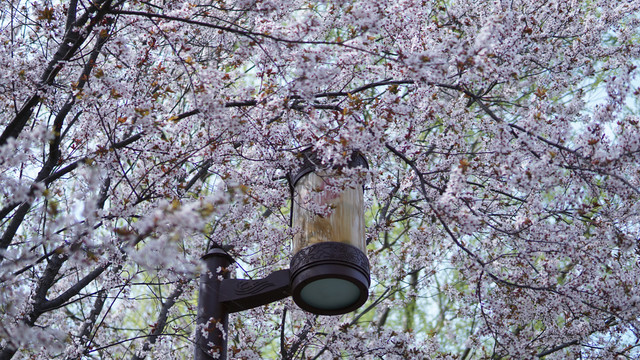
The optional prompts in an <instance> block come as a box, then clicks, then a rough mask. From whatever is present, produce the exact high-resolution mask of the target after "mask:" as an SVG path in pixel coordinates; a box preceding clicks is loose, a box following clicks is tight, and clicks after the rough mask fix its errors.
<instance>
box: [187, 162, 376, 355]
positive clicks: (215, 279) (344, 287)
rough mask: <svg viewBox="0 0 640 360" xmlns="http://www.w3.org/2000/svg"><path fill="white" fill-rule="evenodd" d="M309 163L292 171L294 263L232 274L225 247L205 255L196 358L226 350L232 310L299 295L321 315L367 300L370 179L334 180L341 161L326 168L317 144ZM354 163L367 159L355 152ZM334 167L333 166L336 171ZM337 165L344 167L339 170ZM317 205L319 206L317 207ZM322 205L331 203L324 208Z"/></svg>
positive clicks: (340, 311) (351, 165)
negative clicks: (254, 274) (339, 184)
mask: <svg viewBox="0 0 640 360" xmlns="http://www.w3.org/2000/svg"><path fill="white" fill-rule="evenodd" d="M301 155H302V156H303V165H302V167H301V168H300V169H299V171H298V172H297V173H296V174H294V175H293V176H290V177H289V183H290V186H291V195H292V206H291V207H292V209H291V223H292V225H293V226H295V227H298V228H299V229H300V231H298V233H297V234H296V235H295V237H294V239H293V247H292V248H293V253H294V255H293V257H292V259H291V264H290V269H285V270H278V271H275V272H273V273H271V274H270V275H268V276H267V277H265V278H263V279H258V280H242V279H229V272H228V270H227V268H228V266H229V265H230V264H231V263H232V262H233V258H231V256H229V254H227V252H226V251H224V250H223V249H221V248H213V249H211V250H210V251H209V252H208V253H207V254H206V255H204V256H203V257H202V260H203V261H204V263H205V265H206V271H205V272H203V273H202V275H201V276H200V292H199V296H198V318H197V321H196V323H197V327H196V345H195V359H196V360H209V359H220V360H226V358H227V327H228V317H229V313H233V312H238V311H243V310H248V309H251V308H254V307H257V306H261V305H265V304H269V303H271V302H274V301H277V300H281V299H284V298H286V297H288V296H292V297H293V300H294V301H295V303H296V304H297V305H298V306H299V307H300V308H302V309H303V310H306V311H308V312H311V313H314V314H318V315H339V314H345V313H348V312H350V311H353V310H355V309H357V308H358V307H360V306H361V305H362V304H364V303H365V302H366V301H367V297H368V290H369V283H370V278H369V260H368V259H367V256H366V255H365V251H366V250H365V246H366V244H365V239H364V200H363V190H364V189H363V184H362V183H361V182H354V183H353V184H351V186H349V187H347V188H346V189H342V190H336V189H333V188H332V185H331V180H332V178H331V177H332V176H339V174H340V173H341V170H342V169H341V168H340V167H337V168H334V169H327V168H322V167H321V166H320V162H319V161H318V159H317V158H316V157H315V154H314V153H313V152H311V151H304V152H302V153H301ZM347 167H349V168H354V167H367V162H366V160H365V158H364V157H363V156H362V155H361V154H360V153H357V152H355V153H353V155H352V156H351V158H350V159H349V161H348V163H347ZM331 170H333V171H331ZM335 173H337V174H338V175H332V174H335ZM314 209H315V210H314ZM318 209H324V210H325V211H322V212H321V213H320V214H319V211H318Z"/></svg>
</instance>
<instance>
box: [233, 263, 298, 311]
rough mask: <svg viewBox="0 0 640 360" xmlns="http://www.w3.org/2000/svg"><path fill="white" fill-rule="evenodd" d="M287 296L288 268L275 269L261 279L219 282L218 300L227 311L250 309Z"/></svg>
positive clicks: (288, 293)
mask: <svg viewBox="0 0 640 360" xmlns="http://www.w3.org/2000/svg"><path fill="white" fill-rule="evenodd" d="M289 296H291V287H290V275H289V269H285V270H278V271H275V272H273V273H271V274H269V275H268V276H267V277H265V278H263V279H257V280H244V279H223V280H222V282H221V283H220V302H221V303H222V306H224V308H225V310H226V311H227V312H229V313H234V312H239V311H243V310H248V309H252V308H254V307H258V306H261V305H266V304H269V303H272V302H274V301H278V300H281V299H284V298H286V297H289Z"/></svg>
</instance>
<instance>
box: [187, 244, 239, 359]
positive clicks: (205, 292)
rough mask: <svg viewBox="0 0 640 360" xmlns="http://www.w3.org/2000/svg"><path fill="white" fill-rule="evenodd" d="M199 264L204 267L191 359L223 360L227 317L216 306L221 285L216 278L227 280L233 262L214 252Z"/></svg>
mask: <svg viewBox="0 0 640 360" xmlns="http://www.w3.org/2000/svg"><path fill="white" fill-rule="evenodd" d="M202 260H203V261H204V262H205V264H206V272H204V273H202V275H200V294H199V296H198V318H197V320H196V351H195V359H196V360H211V359H218V360H226V359H227V327H228V322H229V313H228V312H227V311H226V310H225V308H224V307H223V305H222V303H221V302H220V284H221V282H222V281H221V280H219V277H220V276H221V277H222V278H224V279H227V278H229V271H227V267H228V266H229V265H230V264H231V263H232V262H233V259H232V258H231V256H229V254H227V253H226V252H225V251H224V250H222V249H220V248H214V249H211V250H210V251H209V252H208V253H207V254H206V255H205V256H203V257H202ZM216 355H217V356H216Z"/></svg>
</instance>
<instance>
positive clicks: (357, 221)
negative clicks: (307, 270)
mask: <svg viewBox="0 0 640 360" xmlns="http://www.w3.org/2000/svg"><path fill="white" fill-rule="evenodd" d="M328 180H329V178H327V177H326V176H325V175H324V174H323V173H316V172H310V173H308V174H306V175H304V176H303V177H302V178H300V179H299V180H298V181H297V183H296V184H295V187H294V195H293V199H294V205H293V210H292V211H293V214H292V225H293V226H294V228H298V229H299V231H297V232H296V235H295V236H294V238H293V249H292V250H293V253H294V254H296V253H297V252H298V251H300V250H302V249H304V248H305V247H307V246H310V245H314V244H317V243H322V242H340V243H344V244H348V245H351V246H354V247H356V248H358V249H359V250H361V251H362V252H364V253H366V249H365V247H366V244H365V236H364V235H365V233H364V231H365V226H364V195H363V190H362V184H361V183H354V184H352V186H349V187H347V188H345V189H339V190H335V187H332V186H331V185H329V183H330V182H329V181H328Z"/></svg>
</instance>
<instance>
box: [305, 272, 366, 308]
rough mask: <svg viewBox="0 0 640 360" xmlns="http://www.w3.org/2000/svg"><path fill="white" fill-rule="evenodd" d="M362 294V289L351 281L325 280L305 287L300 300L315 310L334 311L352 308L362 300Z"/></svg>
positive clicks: (316, 281)
mask: <svg viewBox="0 0 640 360" xmlns="http://www.w3.org/2000/svg"><path fill="white" fill-rule="evenodd" d="M360 293H361V290H360V288H358V286H356V285H355V284H354V283H352V282H351V281H348V280H345V279H339V278H325V279H319V280H315V281H313V282H311V283H309V284H307V285H305V286H304V288H303V289H302V291H301V292H300V298H301V300H302V301H304V302H305V303H306V304H307V305H310V306H312V307H314V308H317V309H322V310H329V311H333V310H338V309H344V308H349V307H351V306H352V305H353V304H355V303H356V302H357V301H358V300H359V299H360V296H361V294H360Z"/></svg>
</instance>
